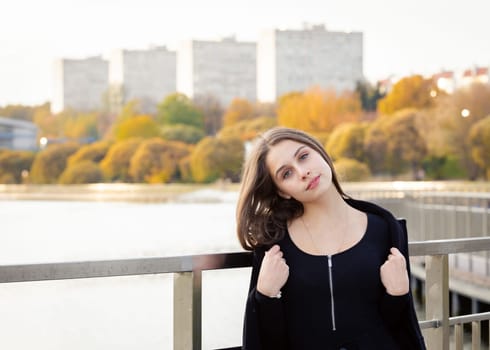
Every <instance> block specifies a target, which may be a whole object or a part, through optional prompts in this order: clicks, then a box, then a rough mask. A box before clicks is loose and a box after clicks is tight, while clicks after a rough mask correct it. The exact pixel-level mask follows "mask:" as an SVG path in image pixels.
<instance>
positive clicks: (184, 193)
mask: <svg viewBox="0 0 490 350" xmlns="http://www.w3.org/2000/svg"><path fill="white" fill-rule="evenodd" d="M342 187H343V188H344V190H345V191H346V192H347V193H350V192H370V191H386V192H397V191H420V192H425V191H427V192H431V191H437V192H439V191H449V192H480V193H489V192H490V182H468V181H372V182H350V183H343V184H342ZM238 190H239V184H238V183H226V182H217V183H213V184H181V183H174V184H131V183H109V184H108V183H100V184H87V185H30V184H24V185H0V200H2V201H8V200H39V201H94V202H99V201H107V202H111V201H125V202H147V203H159V202H160V203H166V202H222V201H229V200H235V199H236V196H237V195H238Z"/></svg>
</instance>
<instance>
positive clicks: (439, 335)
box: [425, 254, 449, 350]
mask: <svg viewBox="0 0 490 350" xmlns="http://www.w3.org/2000/svg"><path fill="white" fill-rule="evenodd" d="M425 266H426V281H425V288H426V290H425V295H426V301H425V313H426V319H427V320H439V321H440V322H441V326H440V327H438V328H435V329H430V330H428V332H427V349H431V350H449V272H448V256H447V254H445V255H434V256H426V258H425Z"/></svg>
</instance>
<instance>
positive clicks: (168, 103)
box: [157, 93, 204, 130]
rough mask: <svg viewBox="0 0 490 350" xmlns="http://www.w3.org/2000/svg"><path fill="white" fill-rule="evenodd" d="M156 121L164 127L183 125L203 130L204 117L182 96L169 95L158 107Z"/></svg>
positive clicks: (176, 94) (177, 94)
mask: <svg viewBox="0 0 490 350" xmlns="http://www.w3.org/2000/svg"><path fill="white" fill-rule="evenodd" d="M157 108H158V112H157V121H158V122H159V123H160V124H162V125H164V126H168V125H175V124H184V125H189V126H194V127H196V128H198V129H202V130H204V117H203V115H202V113H201V111H200V110H199V109H197V108H196V107H195V106H194V105H193V103H192V101H191V100H190V99H189V98H188V97H187V96H185V95H184V94H180V93H175V94H172V95H169V96H167V97H166V98H165V100H163V102H162V103H160V104H159V105H158V107H157Z"/></svg>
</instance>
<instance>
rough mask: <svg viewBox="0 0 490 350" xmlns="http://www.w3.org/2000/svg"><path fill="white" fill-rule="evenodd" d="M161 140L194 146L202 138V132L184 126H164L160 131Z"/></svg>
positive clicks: (192, 127)
mask: <svg viewBox="0 0 490 350" xmlns="http://www.w3.org/2000/svg"><path fill="white" fill-rule="evenodd" d="M160 135H161V137H162V138H163V139H165V140H169V141H181V142H184V143H188V144H196V143H198V142H199V141H200V140H201V139H202V138H203V137H204V130H202V129H198V128H196V127H194V126H190V125H185V124H175V125H169V126H164V127H162V128H161V129H160Z"/></svg>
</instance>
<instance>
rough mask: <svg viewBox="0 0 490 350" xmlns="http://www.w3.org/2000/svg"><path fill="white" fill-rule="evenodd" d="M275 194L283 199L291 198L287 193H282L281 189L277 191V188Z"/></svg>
mask: <svg viewBox="0 0 490 350" xmlns="http://www.w3.org/2000/svg"><path fill="white" fill-rule="evenodd" d="M277 194H278V195H279V197H282V198H284V199H291V196H290V195H289V194H286V193H284V192H282V191H279V190H278V191H277Z"/></svg>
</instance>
